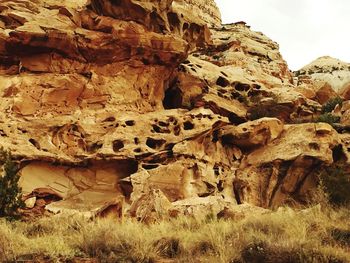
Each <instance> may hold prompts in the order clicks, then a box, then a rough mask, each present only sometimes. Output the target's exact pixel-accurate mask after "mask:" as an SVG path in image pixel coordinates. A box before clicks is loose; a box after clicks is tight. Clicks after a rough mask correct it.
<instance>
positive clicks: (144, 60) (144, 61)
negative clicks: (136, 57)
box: [141, 58, 151, 66]
mask: <svg viewBox="0 0 350 263" xmlns="http://www.w3.org/2000/svg"><path fill="white" fill-rule="evenodd" d="M141 61H142V63H143V64H144V65H146V66H147V65H149V64H151V63H150V62H149V60H148V59H146V58H143V59H141Z"/></svg>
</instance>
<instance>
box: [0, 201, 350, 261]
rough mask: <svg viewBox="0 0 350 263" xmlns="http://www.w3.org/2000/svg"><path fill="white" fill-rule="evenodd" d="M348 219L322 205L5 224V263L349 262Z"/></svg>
mask: <svg viewBox="0 0 350 263" xmlns="http://www.w3.org/2000/svg"><path fill="white" fill-rule="evenodd" d="M349 220H350V210H348V209H345V208H341V209H338V210H334V209H332V208H330V207H321V206H315V207H313V208H309V209H306V210H300V211H296V210H293V209H290V208H280V209H279V210H277V211H275V212H271V213H267V214H264V215H254V214H249V215H247V216H246V217H245V218H241V219H238V218H237V219H229V220H224V219H214V218H211V219H206V220H197V219H194V218H188V217H187V218H185V217H181V218H178V219H170V220H165V221H161V222H158V223H152V224H143V223H139V222H137V221H134V220H131V219H124V220H122V221H115V220H112V219H98V220H89V219H86V218H83V217H74V216H55V217H51V218H42V219H39V220H37V221H35V222H19V221H15V222H8V221H5V220H3V221H0V261H1V262H14V261H16V260H17V261H19V262H23V261H26V260H27V261H26V262H31V261H30V260H36V261H33V262H39V261H40V260H41V261H40V262H82V259H89V260H91V261H88V262H107V263H109V262H111V263H112V262H130V263H131V262H186V263H191V262H193V263H194V262H219V263H220V262H223V263H230V262H232V263H245V262H246V263H248V262H249V263H254V262H273V263H278V262H280V263H286V262H293V263H298V262H300V263H302V262H303V263H304V262H317V263H322V262H324V263H326V262H334V263H335V262H339V263H340V262H349V261H348V260H349V258H350V250H349V247H350V225H349ZM78 259H79V260H80V261H79V260H78ZM74 260H76V261H74ZM85 262H86V261H85Z"/></svg>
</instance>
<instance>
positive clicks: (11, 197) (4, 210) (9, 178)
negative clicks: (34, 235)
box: [0, 148, 24, 218]
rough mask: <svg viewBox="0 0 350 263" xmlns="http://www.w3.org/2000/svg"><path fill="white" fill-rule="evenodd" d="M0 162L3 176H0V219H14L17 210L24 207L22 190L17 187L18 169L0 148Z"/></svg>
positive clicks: (7, 153) (9, 155)
mask: <svg viewBox="0 0 350 263" xmlns="http://www.w3.org/2000/svg"><path fill="white" fill-rule="evenodd" d="M0 162H1V163H2V168H3V174H2V175H0V217H8V218H16V217H18V216H19V214H18V209H19V208H23V207H24V202H23V201H22V199H21V197H22V189H21V188H20V187H19V186H18V181H19V178H20V177H19V175H18V167H17V165H16V163H15V162H13V160H12V156H11V154H10V153H9V152H8V151H5V150H4V149H3V148H0Z"/></svg>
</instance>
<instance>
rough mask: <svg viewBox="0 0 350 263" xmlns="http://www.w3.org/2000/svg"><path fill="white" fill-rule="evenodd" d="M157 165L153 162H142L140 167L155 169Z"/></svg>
mask: <svg viewBox="0 0 350 263" xmlns="http://www.w3.org/2000/svg"><path fill="white" fill-rule="evenodd" d="M158 167H159V165H158V164H153V163H147V164H146V163H144V164H142V168H144V169H146V170H152V169H156V168H158Z"/></svg>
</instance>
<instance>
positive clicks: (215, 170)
mask: <svg viewBox="0 0 350 263" xmlns="http://www.w3.org/2000/svg"><path fill="white" fill-rule="evenodd" d="M213 170H214V174H215V175H216V176H219V175H220V167H219V165H217V164H215V165H214V167H213Z"/></svg>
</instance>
